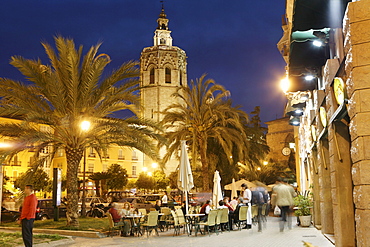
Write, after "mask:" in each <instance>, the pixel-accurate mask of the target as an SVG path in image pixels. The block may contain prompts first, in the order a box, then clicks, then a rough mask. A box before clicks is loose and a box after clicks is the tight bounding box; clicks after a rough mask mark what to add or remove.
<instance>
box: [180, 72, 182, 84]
mask: <svg viewBox="0 0 370 247" xmlns="http://www.w3.org/2000/svg"><path fill="white" fill-rule="evenodd" d="M180 86H182V72H181V71H180Z"/></svg>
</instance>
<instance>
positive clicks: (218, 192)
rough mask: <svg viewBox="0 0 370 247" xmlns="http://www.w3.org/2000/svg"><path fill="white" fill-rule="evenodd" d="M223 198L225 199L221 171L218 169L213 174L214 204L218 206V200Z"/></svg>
mask: <svg viewBox="0 0 370 247" xmlns="http://www.w3.org/2000/svg"><path fill="white" fill-rule="evenodd" d="M222 199H223V196H222V189H221V177H220V173H219V172H218V171H217V170H216V171H215V174H214V176H213V193H212V200H213V205H214V206H215V207H217V205H218V202H219V201H220V200H222Z"/></svg>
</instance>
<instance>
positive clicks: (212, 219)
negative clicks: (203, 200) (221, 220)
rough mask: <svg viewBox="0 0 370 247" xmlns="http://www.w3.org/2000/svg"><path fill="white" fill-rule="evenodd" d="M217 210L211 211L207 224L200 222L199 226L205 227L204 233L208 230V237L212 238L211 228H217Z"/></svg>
mask: <svg viewBox="0 0 370 247" xmlns="http://www.w3.org/2000/svg"><path fill="white" fill-rule="evenodd" d="M217 212H218V211H217V210H211V211H210V212H209V214H208V217H207V221H206V222H199V223H198V225H200V226H203V231H204V232H205V231H206V230H205V229H206V228H207V231H208V235H209V236H211V227H213V228H216V217H217Z"/></svg>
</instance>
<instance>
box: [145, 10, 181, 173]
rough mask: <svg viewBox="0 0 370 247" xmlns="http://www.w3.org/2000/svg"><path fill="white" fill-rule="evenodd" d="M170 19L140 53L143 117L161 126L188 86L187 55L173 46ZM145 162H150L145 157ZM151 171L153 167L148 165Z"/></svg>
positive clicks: (170, 167)
mask: <svg viewBox="0 0 370 247" xmlns="http://www.w3.org/2000/svg"><path fill="white" fill-rule="evenodd" d="M168 22H169V20H168V19H167V15H166V14H165V12H164V7H163V5H162V11H161V13H160V15H159V18H158V19H157V23H158V26H157V29H156V30H155V32H154V37H153V41H154V44H153V46H150V47H146V48H144V49H143V51H142V52H141V57H140V76H141V86H142V87H144V88H142V89H141V92H140V93H141V102H142V105H143V111H142V117H144V118H146V119H151V120H153V121H156V122H159V121H161V120H162V119H163V116H162V114H161V113H160V112H163V111H164V110H165V109H166V108H167V107H168V106H169V105H171V104H173V103H175V101H174V100H175V99H174V98H173V97H171V95H172V94H173V93H175V92H176V91H177V89H178V88H179V87H180V86H186V85H187V73H186V53H185V51H184V50H182V49H180V48H179V47H176V46H172V37H171V31H170V30H169V28H168ZM165 152H166V151H165V149H164V148H163V149H161V151H160V156H161V157H163V156H164V154H165ZM145 159H146V162H145V163H150V162H151V161H150V159H149V158H148V157H145ZM178 163H179V162H178V160H176V159H170V160H169V161H168V162H167V164H166V166H165V172H166V174H169V173H170V172H173V171H175V169H176V167H177V166H178ZM146 166H147V168H148V171H149V170H150V169H151V167H150V165H149V164H147V165H146Z"/></svg>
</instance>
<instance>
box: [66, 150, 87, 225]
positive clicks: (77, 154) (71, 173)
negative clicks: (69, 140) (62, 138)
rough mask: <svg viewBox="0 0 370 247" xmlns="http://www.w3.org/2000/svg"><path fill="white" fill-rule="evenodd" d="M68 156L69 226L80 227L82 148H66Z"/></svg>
mask: <svg viewBox="0 0 370 247" xmlns="http://www.w3.org/2000/svg"><path fill="white" fill-rule="evenodd" d="M65 150H66V156H67V226H75V227H78V226H79V225H80V223H79V222H78V167H79V164H80V161H81V158H82V155H83V149H81V148H66V149H65Z"/></svg>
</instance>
